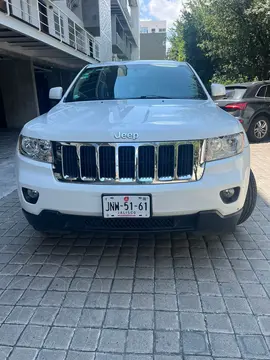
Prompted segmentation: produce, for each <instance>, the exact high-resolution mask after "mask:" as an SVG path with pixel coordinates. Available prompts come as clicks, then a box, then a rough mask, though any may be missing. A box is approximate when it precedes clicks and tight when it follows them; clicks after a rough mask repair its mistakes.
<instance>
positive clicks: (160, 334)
mask: <svg viewBox="0 0 270 360" xmlns="http://www.w3.org/2000/svg"><path fill="white" fill-rule="evenodd" d="M155 351H156V352H157V353H165V354H169V353H178V352H179V351H180V333H179V332H177V331H156V333H155Z"/></svg>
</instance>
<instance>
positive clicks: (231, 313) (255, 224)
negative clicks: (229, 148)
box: [0, 143, 270, 360]
mask: <svg viewBox="0 0 270 360" xmlns="http://www.w3.org/2000/svg"><path fill="white" fill-rule="evenodd" d="M252 156H253V158H252V165H253V168H254V170H255V173H256V176H257V181H258V187H259V192H260V197H259V200H258V204H257V209H256V211H255V212H254V214H253V217H252V218H251V219H250V220H249V221H248V222H246V223H245V224H244V225H243V226H241V227H238V228H237V231H236V232H235V233H234V234H228V235H226V236H222V237H215V236H212V237H205V238H195V237H192V236H187V235H186V234H174V235H171V236H170V234H162V235H154V234H150V235H146V236H136V235H130V236H121V235H106V234H104V235H98V236H97V235H96V236H94V235H91V234H86V235H85V234H84V235H80V236H78V235H76V234H72V235H69V236H63V237H48V238H44V237H41V235H40V234H39V233H36V232H35V231H33V230H32V228H31V227H29V226H27V223H26V222H25V220H24V218H23V216H22V214H21V211H20V208H19V204H18V200H17V195H16V193H15V192H13V193H11V194H10V195H8V196H7V197H5V198H3V199H1V200H0V323H1V324H2V325H1V327H0V360H3V359H7V358H8V359H10V360H33V359H38V360H64V359H65V360H93V359H95V360H105V359H106V360H120V359H121V360H150V359H154V360H181V359H183V360H210V359H211V360H225V359H231V360H233V359H234V360H235V359H252V360H253V359H270V222H269V221H270V207H269V204H270V187H269V185H270V180H269V178H270V166H269V164H270V143H268V144H262V145H253V146H252Z"/></svg>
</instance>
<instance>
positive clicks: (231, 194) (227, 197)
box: [220, 187, 240, 204]
mask: <svg viewBox="0 0 270 360" xmlns="http://www.w3.org/2000/svg"><path fill="white" fill-rule="evenodd" d="M239 192H240V188H239V187H235V188H230V189H225V190H222V191H221V192H220V197H221V199H222V201H223V202H224V203H225V204H230V203H233V202H234V201H236V200H237V199H238V196H239Z"/></svg>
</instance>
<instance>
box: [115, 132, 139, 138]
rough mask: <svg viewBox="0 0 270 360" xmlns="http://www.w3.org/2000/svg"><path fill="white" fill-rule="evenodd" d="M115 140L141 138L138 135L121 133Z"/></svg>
mask: <svg viewBox="0 0 270 360" xmlns="http://www.w3.org/2000/svg"><path fill="white" fill-rule="evenodd" d="M114 137H115V139H132V140H136V139H138V137H139V134H138V133H121V132H120V131H119V132H118V133H117V134H114Z"/></svg>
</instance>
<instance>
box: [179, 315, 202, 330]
mask: <svg viewBox="0 0 270 360" xmlns="http://www.w3.org/2000/svg"><path fill="white" fill-rule="evenodd" d="M180 323H181V330H188V331H190V330H194V331H205V330H206V328H205V321H204V315H203V314H202V313H194V312H192V313H180Z"/></svg>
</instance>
